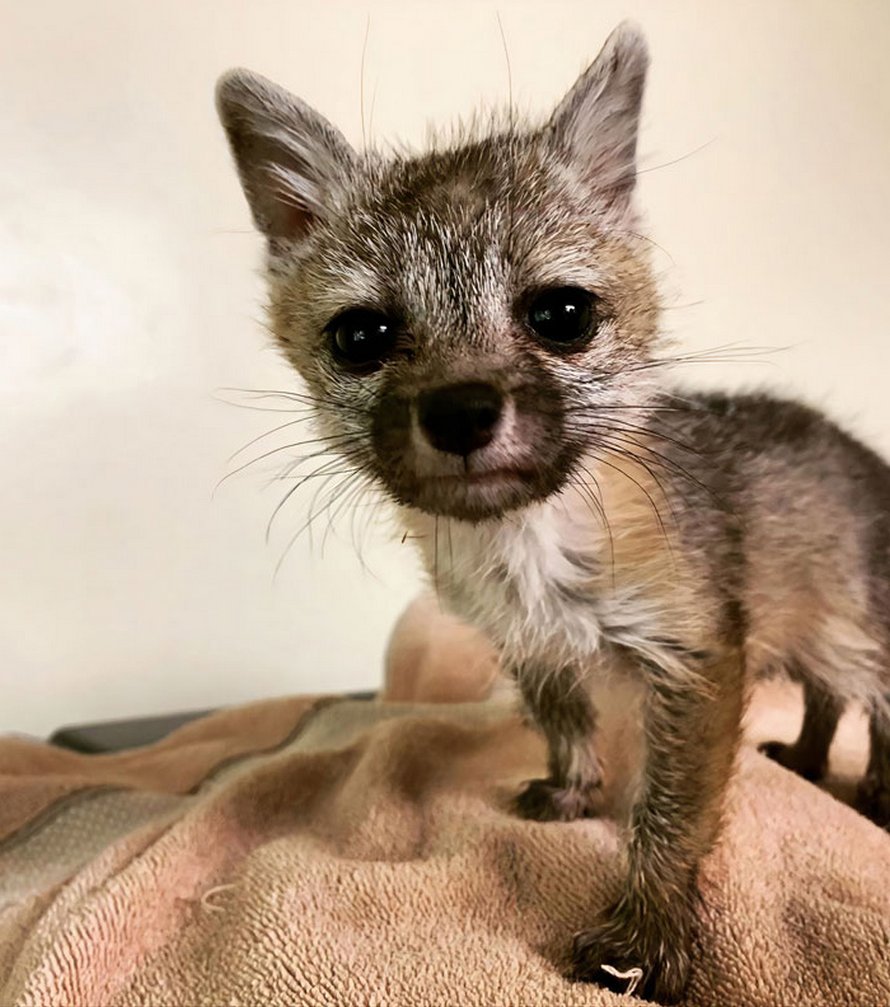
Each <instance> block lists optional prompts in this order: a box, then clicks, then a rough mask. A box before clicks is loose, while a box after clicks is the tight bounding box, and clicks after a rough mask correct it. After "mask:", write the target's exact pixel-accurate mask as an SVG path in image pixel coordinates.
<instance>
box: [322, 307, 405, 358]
mask: <svg viewBox="0 0 890 1007" xmlns="http://www.w3.org/2000/svg"><path fill="white" fill-rule="evenodd" d="M325 331H326V332H328V333H329V334H330V336H331V345H332V348H333V351H334V356H335V357H336V358H337V359H338V360H339V361H340V362H341V363H342V364H344V365H345V366H347V367H349V368H351V369H353V370H358V371H366V372H367V371H374V370H376V369H377V368H378V367H379V366H380V365H381V364H382V363H383V361H384V359H385V358H386V357H387V356H388V355H389V354H390V353H391V352H392V349H393V346H394V345H395V341H396V326H395V324H394V323H393V321H392V320H391V319H389V318H387V317H386V315H383V314H381V313H380V312H379V311H371V310H369V309H366V308H352V309H350V310H349V311H344V312H343V313H342V314H340V315H337V317H336V318H334V319H333V320H332V321H331V322H329V323H328V326H327V328H326V329H325Z"/></svg>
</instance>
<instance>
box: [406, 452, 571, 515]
mask: <svg viewBox="0 0 890 1007" xmlns="http://www.w3.org/2000/svg"><path fill="white" fill-rule="evenodd" d="M564 482H565V476H564V475H560V474H557V473H556V472H554V471H552V470H551V469H550V467H549V466H542V467H540V468H532V467H530V466H528V467H526V466H523V467H518V466H501V467H497V468H490V469H484V470H481V471H470V472H460V473H448V474H442V473H435V474H429V475H424V476H419V475H415V477H414V478H413V479H411V480H410V484H406V483H405V482H404V481H402V482H401V485H400V486H399V487H398V489H396V488H395V487H391V492H393V491H394V496H395V497H396V499H397V500H398V501H399V503H402V504H405V505H407V506H408V507H411V508H412V509H415V510H420V511H423V512H424V513H426V514H429V515H431V516H434V517H450V518H455V519H457V520H459V521H469V522H471V523H478V522H480V521H486V520H492V519H497V518H500V517H502V516H503V515H504V514H506V513H508V512H510V511H516V510H521V509H522V508H524V507H527V506H529V505H530V504H533V503H536V502H539V501H541V500H544V499H546V498H547V497H549V496H551V495H552V494H553V493H555V492H558V491H559V489H560V488H561V487H562V485H563V484H564Z"/></svg>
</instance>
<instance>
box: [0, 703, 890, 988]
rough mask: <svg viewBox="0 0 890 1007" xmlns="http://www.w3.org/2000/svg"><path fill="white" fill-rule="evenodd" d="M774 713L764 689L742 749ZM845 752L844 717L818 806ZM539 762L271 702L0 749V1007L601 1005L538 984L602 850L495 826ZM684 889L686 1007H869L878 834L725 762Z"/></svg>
mask: <svg viewBox="0 0 890 1007" xmlns="http://www.w3.org/2000/svg"><path fill="white" fill-rule="evenodd" d="M797 718H799V707H798V706H797V705H796V696H795V694H794V693H793V691H790V690H788V689H777V688H774V687H770V688H769V689H768V690H766V691H765V692H764V693H762V694H761V695H760V697H759V699H758V701H757V704H756V707H755V711H754V713H753V715H752V722H751V725H750V732H749V733H750V736H751V738H752V739H756V738H760V737H764V736H770V737H775V736H778V737H782V736H784V737H786V738H787V737H790V736H792V735H793V734H794V731H795V728H796V719H797ZM863 753H864V724H863V723H862V721H861V718H852V719H849V720H848V721H847V722H845V724H844V725H843V727H842V731H841V736H840V737H839V739H838V745H837V748H836V753H835V754H836V757H835V762H834V777H833V782H832V785H833V786H834V787H835V788H836V789H838V790H839V792H842V793H843V792H845V789H844V788H845V787H846V788H849V782H850V780H852V779H853V777H854V776H855V775H856V774H857V773H858V772H859V771H860V770H861V765H862V761H863ZM543 761H544V751H543V746H542V744H541V741H540V739H539V738H538V737H537V735H535V734H534V733H533V732H531V731H530V730H529V729H528V728H526V727H524V726H523V725H522V724H521V723H520V721H519V719H518V718H517V717H516V716H515V715H514V714H513V713H512V712H511V711H510V709H509V708H508V707H506V706H505V705H503V704H502V703H483V702H473V703H464V704H420V703H410V704H408V703H402V704H399V703H369V702H365V703H362V702H354V701H330V700H328V701H322V702H319V703H313V702H312V701H311V700H282V701H280V702H272V703H264V704H257V705H255V706H253V707H247V708H243V709H241V710H235V711H227V712H225V713H222V714H217V715H214V716H211V717H208V718H206V719H205V720H203V721H200V722H197V723H194V724H190V725H188V726H187V727H185V728H183V729H181V730H180V731H178V732H177V733H176V734H175V735H173V736H171V737H170V738H168V739H166V740H165V741H164V742H163V743H161V744H159V745H154V746H151V747H150V748H146V749H143V750H142V751H139V752H131V753H126V754H122V755H116V756H83V755H77V754H74V753H69V752H60V751H57V750H52V749H49V748H47V747H46V746H41V745H35V744H30V743H26V742H22V741H20V740H15V739H10V740H6V741H0V827H2V831H0V1003H2V1004H4V1005H6V1004H34V1005H41V1007H50V1005H63V1004H64V1005H90V1007H93V1005H100V1004H116V1005H117V1004H119V1005H128V1004H140V1005H147V1004H151V1005H161V1004H171V1005H183V1004H207V1005H219V1004H245V1005H248V1004H249V1005H253V1004H257V1005H259V1004H262V1005H264V1007H265V1005H270V1007H272V1005H302V1004H331V1005H334V1004H338V1005H339V1004H347V1005H356V1007H358V1005H365V1004H409V1005H410V1004H443V1005H444V1004H449V1005H450V1004H504V1005H508V1004H509V1005H522V1004H542V1005H543V1004H547V1005H550V1004H557V1003H558V1004H619V1003H622V1002H624V1003H626V1002H627V1001H626V1000H625V999H624V998H622V997H618V996H616V995H614V994H611V993H608V992H606V991H603V990H601V989H598V988H595V987H593V986H585V985H573V984H571V983H569V982H567V981H566V980H564V979H563V978H562V976H561V974H560V968H561V967H562V966H563V965H564V964H565V957H566V954H567V952H568V949H569V947H570V943H571V935H572V934H573V932H574V931H576V930H578V929H580V928H582V927H583V926H584V925H585V924H586V923H589V922H590V921H591V920H592V918H593V917H594V916H595V915H596V913H597V911H598V910H599V909H601V908H602V907H603V906H605V905H606V904H607V903H608V902H609V901H610V900H611V899H612V898H614V896H615V893H616V891H617V888H618V885H619V883H620V875H621V849H622V840H621V834H620V831H619V829H618V828H617V827H616V826H615V824H613V823H612V822H611V821H609V820H605V819H604V820H601V821H582V822H574V823H570V824H561V823H547V824H540V823H530V822H523V821H520V820H518V819H517V818H516V817H514V816H513V815H512V814H511V812H510V810H509V800H510V797H511V795H512V794H513V793H515V790H516V788H517V786H518V784H519V783H520V781H522V780H523V779H526V778H528V777H530V776H534V775H537V774H540V773H541V771H542V768H543ZM7 796H10V799H9V800H7ZM701 884H702V891H703V895H704V899H703V910H702V922H701V928H700V933H699V937H698V945H697V951H696V964H695V970H694V974H693V977H692V983H691V986H690V989H689V994H688V1003H689V1004H694V1005H705V1004H709V1005H715V1007H716V1005H720V1007H733V1005H739V1007H742V1005H744V1007H759V1005H763V1007H767V1005H768V1007H776V1005H785V1004H788V1005H791V1004H794V1005H804V1004H813V1005H818V1004H824V1005H832V1007H834V1005H838V1004H861V1005H863V1007H865V1005H868V1007H876V1005H883V1004H887V1003H890V836H888V835H886V834H885V833H883V832H881V831H879V830H878V829H877V828H875V827H874V826H873V825H871V824H870V823H869V822H867V821H866V820H865V819H863V818H861V817H860V816H859V815H857V814H856V813H855V812H854V811H852V810H851V809H850V808H848V807H846V806H845V805H844V804H842V803H840V802H839V801H837V800H835V799H834V798H833V797H832V796H830V795H829V794H827V793H825V792H823V791H821V790H819V789H817V788H816V787H814V786H811V785H810V784H807V783H805V782H803V781H802V780H799V779H797V778H796V777H794V776H792V775H791V774H789V773H787V772H786V771H784V770H783V769H781V768H779V767H778V766H776V765H774V764H773V763H770V762H769V761H768V760H767V759H765V758H764V757H762V756H760V755H758V754H757V753H756V752H755V751H754V750H753V748H751V747H746V748H745V749H744V750H743V751H742V753H741V756H740V760H739V772H738V776H737V780H736V782H735V784H734V786H733V789H732V793H731V798H730V803H729V808H728V813H727V824H726V830H725V833H724V835H723V839H722V842H721V844H720V846H719V847H718V848H717V849H716V850H715V851H714V853H713V854H712V855H711V857H710V858H709V859H708V861H707V863H706V864H705V867H704V872H703V877H702V882H701Z"/></svg>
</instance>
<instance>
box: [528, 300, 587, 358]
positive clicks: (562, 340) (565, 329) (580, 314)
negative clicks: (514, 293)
mask: <svg viewBox="0 0 890 1007" xmlns="http://www.w3.org/2000/svg"><path fill="white" fill-rule="evenodd" d="M595 300H596V299H595V297H594V295H593V294H590V293H588V292H587V291H586V290H581V289H579V288H578V287H553V288H551V289H550V290H544V291H541V293H539V294H536V295H535V297H534V299H533V300H532V302H531V304H530V305H529V308H528V324H529V326H530V328H531V329H532V331H533V332H534V333H535V334H536V335H537V336H539V337H540V338H541V339H543V340H544V341H545V342H548V343H558V344H560V345H561V346H567V347H568V346H572V345H578V344H580V343H584V342H587V340H589V339H591V338H592V337H593V335H594V333H595V332H596V322H597V318H596V307H595Z"/></svg>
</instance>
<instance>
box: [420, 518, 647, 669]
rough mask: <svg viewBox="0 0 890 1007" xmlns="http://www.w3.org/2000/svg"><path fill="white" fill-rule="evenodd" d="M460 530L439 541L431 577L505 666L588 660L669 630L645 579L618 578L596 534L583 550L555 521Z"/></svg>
mask: <svg viewBox="0 0 890 1007" xmlns="http://www.w3.org/2000/svg"><path fill="white" fill-rule="evenodd" d="M461 531H462V534H461V535H460V536H453V540H452V542H451V543H450V545H449V544H448V543H447V542H446V544H445V547H444V549H443V548H442V546H441V543H440V553H439V557H438V563H435V564H434V565H433V569H432V570H431V573H432V574H433V579H434V581H435V583H436V586H437V588H438V591H439V594H440V596H441V597H442V598H443V600H444V601H445V602H446V604H447V605H448V607H450V608H451V609H452V611H454V612H455V613H456V614H457V615H458V616H460V617H461V618H462V619H464V620H465V621H467V622H469V623H471V624H473V625H475V626H477V627H479V628H480V629H481V630H482V631H483V632H484V633H485V634H486V635H487V636H488V637H489V638H490V639H491V640H492V641H493V642H494V643H495V645H496V646H497V647H498V648H499V649H500V651H501V653H502V655H503V659H504V661H505V663H506V664H508V665H509V664H517V663H526V662H530V661H539V662H542V663H547V664H551V663H553V662H571V663H580V664H589V663H590V662H591V661H593V660H595V659H596V657H597V656H598V655H599V654H600V652H601V651H602V650H603V649H604V647H607V646H608V645H609V644H621V645H624V646H626V645H628V644H631V645H632V642H633V641H636V640H639V641H641V642H642V641H645V640H646V639H647V638H656V637H657V636H658V635H659V633H662V632H663V621H664V619H663V613H662V611H661V606H660V605H659V603H658V600H657V598H653V597H652V596H651V595H649V594H648V593H647V591H646V590H645V587H644V585H642V584H637V585H635V584H632V583H627V582H622V583H621V584H618V583H616V582H615V579H614V577H613V576H612V568H611V566H610V565H609V563H608V551H607V549H608V547H607V546H606V547H605V551H606V557H605V558H604V556H603V555H602V553H603V551H604V547H603V545H602V543H600V542H599V541H598V539H597V538H596V536H595V535H591V536H589V537H588V538H587V540H586V541H585V543H584V545H585V548H584V549H583V550H582V549H579V548H578V546H577V545H575V544H573V542H572V540H571V539H570V538H569V537H568V536H566V535H564V534H561V529H560V528H559V526H558V525H557V526H554V525H553V524H550V523H547V524H543V525H535V524H533V523H528V524H526V525H525V526H523V527H522V528H508V529H507V530H506V531H505V530H504V529H499V532H500V533H499V534H489V535H486V534H484V529H483V530H480V529H472V530H471V532H472V533H471V534H468V533H467V532H466V530H463V529H462V530H461ZM446 553H447V556H446V555H445V554H446ZM604 559H605V561H604Z"/></svg>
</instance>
